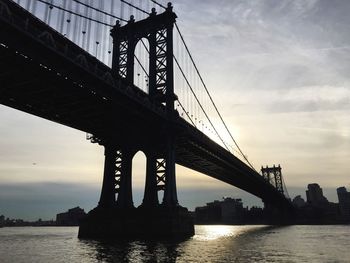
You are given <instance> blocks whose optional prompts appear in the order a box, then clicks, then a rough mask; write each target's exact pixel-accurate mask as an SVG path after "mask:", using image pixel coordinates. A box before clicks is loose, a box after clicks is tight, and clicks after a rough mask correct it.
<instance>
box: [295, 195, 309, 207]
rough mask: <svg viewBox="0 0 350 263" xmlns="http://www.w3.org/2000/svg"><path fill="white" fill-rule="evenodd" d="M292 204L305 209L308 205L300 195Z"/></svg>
mask: <svg viewBox="0 0 350 263" xmlns="http://www.w3.org/2000/svg"><path fill="white" fill-rule="evenodd" d="M292 203H293V205H294V206H295V207H303V206H305V204H306V203H305V200H304V199H303V198H302V197H301V196H300V195H297V196H296V197H294V199H293V201H292Z"/></svg>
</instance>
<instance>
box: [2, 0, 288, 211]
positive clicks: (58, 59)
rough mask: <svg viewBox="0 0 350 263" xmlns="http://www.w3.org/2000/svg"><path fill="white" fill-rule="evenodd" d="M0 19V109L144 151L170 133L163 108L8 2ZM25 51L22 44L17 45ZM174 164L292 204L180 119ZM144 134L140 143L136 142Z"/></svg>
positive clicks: (175, 123) (176, 126)
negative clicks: (154, 139)
mask: <svg viewBox="0 0 350 263" xmlns="http://www.w3.org/2000/svg"><path fill="white" fill-rule="evenodd" d="M0 2H3V3H6V5H7V6H8V8H9V11H10V12H6V11H4V10H5V9H4V8H3V9H0V10H2V11H1V12H0V32H1V34H0V83H1V86H0V103H1V104H4V105H7V106H9V107H12V108H15V109H18V110H21V111H24V112H27V113H30V114H33V115H36V116H40V117H42V118H45V119H48V120H51V121H54V122H57V123H60V124H63V125H66V126H69V127H72V128H75V129H79V130H81V131H84V132H88V133H92V134H94V135H96V136H98V137H101V138H103V137H109V136H113V137H118V136H120V137H121V138H124V141H125V143H133V144H135V143H136V144H139V145H140V146H141V148H142V146H145V145H147V143H149V141H152V140H150V138H152V137H156V136H162V134H163V132H164V127H165V126H166V125H169V120H168V119H167V118H166V113H165V108H164V107H163V106H162V105H157V104H155V103H153V102H152V101H150V99H149V97H148V95H147V94H146V93H144V92H143V91H141V90H139V89H138V88H137V87H135V86H133V85H130V84H128V83H127V82H125V80H123V79H120V78H119V77H118V76H114V74H113V73H112V72H111V69H110V68H109V67H107V66H106V65H104V64H103V63H102V62H100V61H98V60H97V59H96V58H94V57H92V56H90V55H89V54H88V53H87V52H86V51H84V50H83V49H81V48H80V47H78V46H77V45H75V44H74V43H72V42H71V41H69V40H68V39H67V38H65V37H64V36H62V35H61V34H59V33H58V32H56V31H55V30H54V29H52V28H50V27H49V26H47V25H46V24H44V23H43V22H41V21H40V20H38V19H37V18H35V17H34V16H33V15H31V14H30V13H28V12H27V11H25V10H24V9H22V8H19V7H18V6H16V5H15V4H14V3H13V2H11V1H4V0H0ZM23 43H25V44H23ZM171 125H172V126H173V128H174V129H175V130H176V133H177V135H178V136H177V143H176V162H177V163H178V164H180V165H183V166H185V167H188V168H190V169H193V170H196V171H199V172H201V173H204V174H206V175H209V176H211V177H214V178H216V179H219V180H221V181H224V182H226V183H229V184H231V185H234V186H237V187H239V188H241V189H243V190H245V191H247V192H249V193H252V194H254V195H256V196H258V197H260V198H262V199H263V200H264V201H266V202H269V203H273V204H277V205H281V206H287V207H288V206H290V202H289V201H288V200H287V199H286V198H285V197H284V196H283V195H282V194H281V193H279V192H278V191H277V190H276V189H275V188H274V187H273V186H272V185H270V184H268V183H266V181H265V180H264V179H263V178H262V177H261V176H260V175H259V174H258V173H257V172H255V171H254V170H252V169H251V168H250V167H248V166H247V165H246V164H244V163H243V162H242V161H240V160H239V159H238V158H236V157H235V156H233V155H232V154H230V153H229V152H227V151H226V150H225V149H223V148H222V147H221V146H220V145H218V144H216V143H215V142H213V141H212V140H211V139H209V138H208V137H207V136H206V135H205V134H203V133H202V132H201V131H199V130H197V129H196V128H195V127H193V126H191V125H190V124H188V123H187V122H186V121H185V120H183V119H182V118H180V117H178V118H176V119H175V120H174V121H173V122H172V123H171ZM141 131H142V136H141Z"/></svg>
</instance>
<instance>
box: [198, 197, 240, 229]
mask: <svg viewBox="0 0 350 263" xmlns="http://www.w3.org/2000/svg"><path fill="white" fill-rule="evenodd" d="M243 217H244V209H243V203H242V199H234V198H230V197H229V198H223V200H222V201H218V200H215V201H214V202H210V203H207V204H206V206H203V207H197V208H196V209H195V219H196V223H207V224H241V223H242V222H243Z"/></svg>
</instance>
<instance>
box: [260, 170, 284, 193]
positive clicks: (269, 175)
mask: <svg viewBox="0 0 350 263" xmlns="http://www.w3.org/2000/svg"><path fill="white" fill-rule="evenodd" d="M261 173H262V176H263V178H264V179H265V180H266V181H268V182H269V183H271V184H272V185H273V186H274V187H275V188H276V189H277V191H278V192H280V193H281V194H284V190H283V178H282V168H281V166H280V165H278V166H277V167H276V166H275V165H274V166H273V167H268V166H266V167H261Z"/></svg>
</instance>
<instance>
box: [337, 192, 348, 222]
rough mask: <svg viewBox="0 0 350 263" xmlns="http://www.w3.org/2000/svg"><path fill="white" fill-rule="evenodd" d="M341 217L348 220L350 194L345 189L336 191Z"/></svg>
mask: <svg viewBox="0 0 350 263" xmlns="http://www.w3.org/2000/svg"><path fill="white" fill-rule="evenodd" d="M337 194H338V200H339V209H340V214H341V217H342V218H343V219H345V220H350V192H348V191H347V190H346V188H345V187H339V188H338V189H337Z"/></svg>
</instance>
